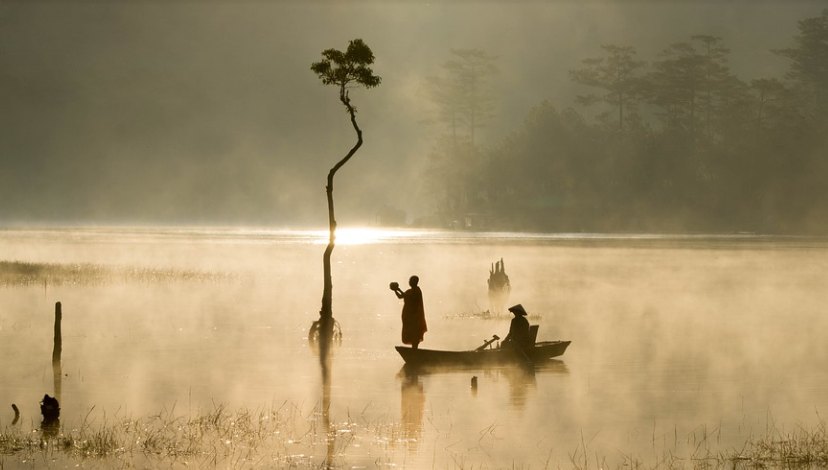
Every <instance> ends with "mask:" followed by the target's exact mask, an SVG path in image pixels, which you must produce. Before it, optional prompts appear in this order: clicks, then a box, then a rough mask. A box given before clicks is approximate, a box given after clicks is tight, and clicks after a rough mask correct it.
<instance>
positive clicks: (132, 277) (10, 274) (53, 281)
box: [0, 260, 238, 287]
mask: <svg viewBox="0 0 828 470" xmlns="http://www.w3.org/2000/svg"><path fill="white" fill-rule="evenodd" d="M237 278H238V276H236V275H234V274H229V273H220V272H211V271H202V270H195V269H161V268H141V267H130V266H108V265H102V264H93V263H35V262H24V261H2V260H0V287H30V286H52V287H54V286H79V285H97V286H100V285H109V284H116V283H128V282H138V283H161V282H191V281H194V282H208V283H220V282H226V281H233V280H236V279H237Z"/></svg>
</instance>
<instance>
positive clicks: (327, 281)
mask: <svg viewBox="0 0 828 470" xmlns="http://www.w3.org/2000/svg"><path fill="white" fill-rule="evenodd" d="M322 57H323V59H322V60H321V61H319V62H314V63H313V64H312V65H311V70H312V71H313V72H314V73H316V75H317V76H318V77H319V79H320V80H322V83H323V84H325V85H336V86H337V87H339V101H341V102H342V104H343V105H344V106H345V109H346V110H347V111H348V114H349V115H350V116H351V125H353V127H354V131H356V135H357V142H356V144H355V145H354V146H353V147H352V148H351V150H350V151H349V152H348V154H347V155H345V157H344V158H342V159H341V160H339V162H337V163H336V165H334V166H333V168H331V170H330V171H329V172H328V183H327V186H326V187H325V189H326V193H327V196H328V225H329V228H330V235H329V238H328V246H327V248H325V254H324V255H323V258H322V264H323V270H324V286H323V290H322V309H321V310H320V311H319V321H318V322H315V323H314V325H313V327H312V328H311V335H310V336H311V338H313V337H314V336H316V338H315V339H317V340H319V341H320V344H323V345H327V344H328V343H330V341H331V339H332V338H333V331H334V319H333V308H332V298H333V283H332V280H331V253H333V249H334V245H335V240H336V217H335V216H334V198H333V189H334V176H335V175H336V172H337V171H339V169H340V168H342V166H343V165H345V164H346V163H348V160H350V159H351V157H353V156H354V154H355V153H356V151H357V150H359V148H360V147H361V146H362V130H361V129H360V128H359V126H358V125H357V121H356V107H354V106H353V105H352V104H351V99H350V97H349V96H348V91H349V88H351V87H352V86H353V85H354V84H355V85H362V86H364V87H365V88H373V87H375V86H377V85H379V84H380V81H381V78H380V77H378V76H376V75H374V72H373V71H372V70H371V67H370V65H371V64H373V63H374V53H373V52H371V49H370V48H369V47H368V45H367V44H365V42H363V41H362V39H353V40H351V41H350V42H349V43H348V48H347V49H346V50H345V52H342V51H339V50H337V49H327V50H325V51H323V52H322Z"/></svg>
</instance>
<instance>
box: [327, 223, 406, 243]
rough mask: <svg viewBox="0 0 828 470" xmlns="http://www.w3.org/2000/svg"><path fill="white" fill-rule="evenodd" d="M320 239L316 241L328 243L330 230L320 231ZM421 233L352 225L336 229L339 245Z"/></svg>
mask: <svg viewBox="0 0 828 470" xmlns="http://www.w3.org/2000/svg"><path fill="white" fill-rule="evenodd" d="M318 233H319V236H320V239H319V240H318V241H316V243H318V244H321V245H324V244H327V243H328V232H327V231H319V232H318ZM418 234H419V233H418V232H416V231H412V230H396V229H381V228H370V227H351V228H338V229H336V240H335V241H336V244H337V245H368V244H371V243H382V242H387V241H393V240H395V239H399V238H409V237H416V236H417V235H418Z"/></svg>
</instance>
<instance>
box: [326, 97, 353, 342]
mask: <svg viewBox="0 0 828 470" xmlns="http://www.w3.org/2000/svg"><path fill="white" fill-rule="evenodd" d="M339 100H340V101H341V102H342V104H344V105H345V107H346V108H347V109H348V114H350V115H351V124H352V125H353V126H354V130H355V131H356V134H357V143H356V145H354V147H353V148H352V149H351V151H350V152H348V154H347V155H346V156H345V157H344V158H343V159H342V160H340V161H339V162H337V164H336V165H334V167H333V168H331V171H329V172H328V184H327V186H326V187H325V190H326V193H327V196H328V226H329V229H330V234H329V237H328V246H327V247H326V248H325V254H324V255H323V256H322V271H323V275H324V281H323V282H324V285H323V287H322V309H321V310H320V311H319V330H318V331H319V338H318V340H319V341H320V343H321V344H322V345H324V346H326V347H325V348H324V349H323V350H327V345H329V344H330V342H331V341H332V339H333V331H334V319H333V281H332V280H331V254H332V253H333V250H334V245H335V244H336V217H335V215H334V198H333V190H334V176H336V172H337V171H339V169H340V168H342V166H343V165H345V164H346V163H348V160H350V159H351V157H353V156H354V154H355V153H356V151H357V150H359V148H360V147H361V146H362V130H361V129H360V128H359V126H358V125H357V122H356V110H355V109H354V108H353V106H351V100H350V99H349V98H348V91H347V90H346V89H345V86H344V85H342V86H341V87H340V89H339Z"/></svg>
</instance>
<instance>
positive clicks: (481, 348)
mask: <svg viewBox="0 0 828 470" xmlns="http://www.w3.org/2000/svg"><path fill="white" fill-rule="evenodd" d="M499 339H500V336H498V335H492V339H490V340H488V341H484V342H483V346H480V347H479V348H477V349H475V351H482V350H484V349H486V347H487V346H489V345H490V344H492V343H494V342H495V341H497V340H499Z"/></svg>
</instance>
